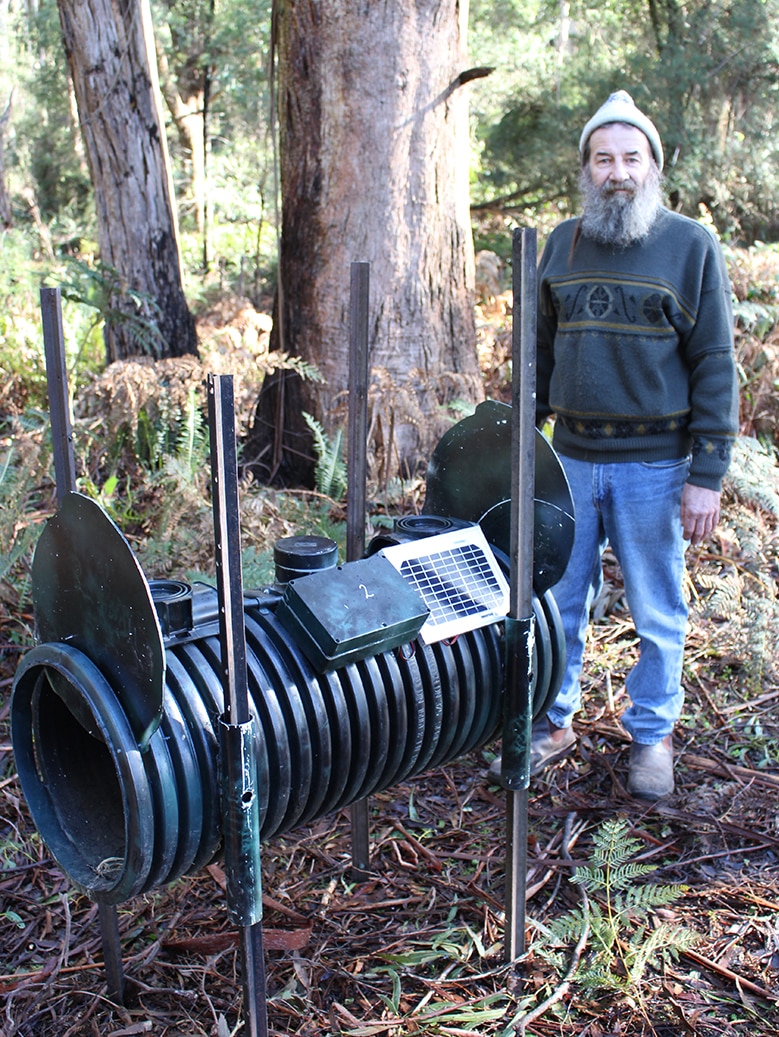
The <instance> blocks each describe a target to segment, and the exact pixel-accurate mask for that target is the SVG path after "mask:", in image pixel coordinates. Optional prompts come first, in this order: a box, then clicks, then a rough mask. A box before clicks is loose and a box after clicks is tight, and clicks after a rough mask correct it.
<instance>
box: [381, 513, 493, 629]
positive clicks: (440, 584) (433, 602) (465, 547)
mask: <svg viewBox="0 0 779 1037" xmlns="http://www.w3.org/2000/svg"><path fill="white" fill-rule="evenodd" d="M379 554H382V555H384V556H385V558H387V560H388V561H389V562H391V563H392V565H393V566H394V567H395V568H396V569H397V570H398V572H399V573H400V575H401V576H402V577H403V579H404V580H406V582H407V583H409V584H411V586H412V587H414V588H415V589H416V591H417V592H418V593H419V594H420V595H421V596H422V598H423V600H424V602H425V605H427V607H428V609H429V610H430V615H429V617H428V618H427V620H426V621H425V623H424V625H423V627H422V629H421V630H420V632H419V636H420V637H421V638H422V640H423V641H424V642H425V644H432V642H434V641H442V640H444V638H447V637H454V636H455V635H456V634H462V633H464V632H465V631H466V630H476V629H477V628H478V627H483V626H487V625H488V624H489V623H494V622H496V621H497V620H498V619H501V618H502V617H503V616H505V615H506V613H507V612H508V610H509V586H508V583H507V582H506V579H505V577H504V575H503V573H502V572H501V570H500V567H499V566H498V563H497V561H496V560H495V556H494V554H493V553H492V550H491V549H490V546H489V544H488V543H487V540H486V537H485V536H484V533H482V531H481V529H480V527H479V526H476V525H474V526H468V527H466V528H465V529H454V530H452V531H451V532H448V533H440V534H438V535H437V536H431V537H422V538H421V539H419V540H413V541H411V542H409V543H405V544H395V545H393V546H391V547H385V548H383V549H382V550H381V551H380V552H379Z"/></svg>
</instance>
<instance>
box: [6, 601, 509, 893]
mask: <svg viewBox="0 0 779 1037" xmlns="http://www.w3.org/2000/svg"><path fill="white" fill-rule="evenodd" d="M276 600H277V599H274V598H273V596H272V595H269V598H268V600H267V601H263V600H261V599H255V600H254V601H253V602H252V603H251V604H249V605H247V607H246V609H245V630H246V640H247V667H248V687H249V695H250V708H251V710H252V712H253V714H254V715H255V716H256V717H257V720H258V723H257V724H256V731H257V735H256V737H257V744H256V745H255V746H254V754H255V759H256V761H257V770H258V774H257V781H256V787H257V788H258V789H259V790H262V791H261V795H260V800H261V801H260V824H261V839H263V840H267V839H269V838H270V837H271V836H273V835H276V834H279V833H281V832H285V831H289V830H291V829H293V828H295V827H296V826H298V825H301V824H305V823H307V822H310V821H312V820H314V819H315V818H317V817H320V816H323V815H324V814H327V813H329V812H331V811H336V810H339V809H341V808H342V807H345V806H347V805H349V804H351V803H352V802H355V801H356V800H358V799H360V798H361V797H364V796H367V795H370V794H372V793H375V792H378V791H381V790H382V789H385V788H388V787H390V786H391V785H393V784H396V783H397V782H400V781H403V780H405V779H408V778H410V777H413V776H415V775H417V774H420V773H421V772H422V771H424V770H426V769H428V768H431V767H435V766H438V765H440V764H443V763H446V762H448V761H450V760H452V759H454V758H456V757H457V756H459V755H461V754H463V753H465V752H468V751H470V750H472V749H474V748H477V747H478V746H481V745H483V744H485V743H486V742H488V741H489V740H491V739H492V738H493V737H494V736H495V734H496V732H497V730H498V726H499V723H500V718H501V697H502V690H503V669H504V667H503V645H502V636H503V634H502V625H501V624H494V625H492V626H488V627H484V628H482V629H480V630H476V631H472V632H469V633H466V634H462V635H460V636H459V637H458V638H457V639H456V641H454V642H453V643H451V644H448V643H443V642H441V643H438V644H434V645H429V646H428V645H424V644H423V643H422V642H420V641H417V642H415V643H414V644H413V651H410V652H406V651H395V650H393V651H388V652H384V653H382V654H380V655H377V656H374V657H372V658H368V659H365V660H362V661H360V662H356V663H350V664H348V665H347V666H344V667H342V668H341V669H338V670H335V671H332V672H329V673H319V672H317V671H315V670H314V669H313V668H312V666H311V664H310V663H309V662H308V660H307V659H306V657H305V656H304V655H303V654H302V652H301V651H300V650H299V649H298V647H297V646H296V644H295V643H294V642H292V641H291V639H290V637H289V634H288V631H287V630H286V629H285V628H284V627H283V626H282V625H281V624H280V622H279V621H278V619H277V618H276V616H275V610H274V606H275V601H276ZM204 629H205V630H206V631H210V632H208V633H207V634H205V635H204V636H196V635H197V631H195V632H194V635H195V636H192V637H190V638H189V639H187V640H186V641H185V642H184V643H181V644H176V643H172V644H168V645H167V647H166V673H165V687H164V696H163V709H162V718H161V721H160V725H159V727H158V729H157V730H156V732H155V733H154V734H153V735H152V736H151V738H150V739H149V742H148V747H147V748H146V750H145V751H143V752H142V751H141V750H140V749H139V748H138V743H137V739H136V737H135V735H134V733H133V730H132V727H131V725H130V722H129V721H128V718H127V715H126V713H125V710H124V708H123V706H122V704H121V701H120V697H119V696H118V695H117V693H116V690H115V689H114V688H113V687H112V686H111V684H110V682H109V681H108V680H107V678H106V677H105V675H104V674H103V673H102V672H101V671H100V669H99V668H98V667H97V666H96V665H95V664H94V663H93V662H92V661H91V660H90V659H89V658H88V657H87V655H85V654H84V653H83V652H81V651H80V650H79V649H78V648H76V647H74V646H72V645H69V644H65V643H51V644H42V645H39V646H37V647H36V648H33V649H31V650H30V651H29V652H28V653H27V655H26V656H25V657H24V659H23V660H22V663H21V664H20V666H19V669H18V671H17V676H16V681H15V689H14V696H13V702H12V725H13V743H14V751H15V755H16V762H17V766H18V770H19V775H20V779H21V783H22V786H23V788H24V791H25V795H26V797H27V800H28V803H29V805H30V809H31V812H32V814H33V818H34V820H35V823H36V825H37V827H38V830H39V831H40V833H41V836H42V837H43V839H44V841H45V842H46V843H47V845H48V846H49V848H50V849H51V852H52V854H53V855H54V857H55V858H56V859H57V861H58V862H59V864H60V865H61V866H62V868H63V869H64V870H65V871H66V873H67V874H68V875H69V877H70V878H71V880H72V881H73V882H74V884H76V885H77V886H78V887H79V888H81V889H83V890H84V891H85V892H86V893H87V894H88V895H89V896H90V897H92V899H94V900H96V901H98V902H99V903H120V902H122V901H124V900H126V899H128V898H130V897H132V896H136V895H138V894H139V893H144V892H147V891H149V890H151V889H153V888H155V887H157V886H159V885H162V884H165V883H167V882H171V881H173V880H174V879H176V878H178V877H179V876H181V875H183V874H185V873H187V872H189V871H192V870H194V869H196V868H199V867H201V866H202V865H204V864H206V863H207V862H209V861H210V860H212V859H214V858H215V857H216V856H218V855H219V854H221V852H222V825H221V816H220V814H221V808H220V802H219V792H218V773H219V766H218V752H219V717H220V716H221V715H222V713H223V712H224V700H223V692H222V686H221V680H220V676H219V675H220V674H221V672H222V660H221V650H220V645H219V638H218V636H216V633H215V632H213V626H212V625H211V626H209V625H206V626H205V628H204ZM405 647H406V648H408V647H409V646H405ZM406 655H409V657H408V658H406V657H405V656H406Z"/></svg>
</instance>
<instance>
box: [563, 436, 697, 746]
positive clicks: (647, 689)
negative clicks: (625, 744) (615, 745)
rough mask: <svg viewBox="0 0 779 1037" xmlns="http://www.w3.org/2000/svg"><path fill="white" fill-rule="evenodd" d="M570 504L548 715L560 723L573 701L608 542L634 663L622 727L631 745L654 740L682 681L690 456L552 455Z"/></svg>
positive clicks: (666, 728) (677, 702)
mask: <svg viewBox="0 0 779 1037" xmlns="http://www.w3.org/2000/svg"><path fill="white" fill-rule="evenodd" d="M560 460H561V462H562V464H563V467H564V468H565V472H566V475H567V476H568V481H569V483H570V486H571V493H572V495H573V500H574V506H575V508H576V534H575V537H574V545H573V551H572V553H571V558H570V561H569V562H568V566H567V568H566V571H565V573H564V575H563V578H562V579H561V580H560V582H559V583H558V584H557V585H556V586H555V587H554V588H553V590H552V593H553V594H554V597H555V599H556V600H557V604H558V605H559V607H560V615H561V617H562V624H563V629H564V631H565V641H566V650H567V663H566V670H565V674H564V677H563V683H562V687H561V689H560V693H559V695H558V696H557V699H556V700H555V702H554V704H553V705H552V708H551V709H550V710H549V719H550V720H551V721H552V723H553V724H555V725H556V726H558V727H568V726H570V724H571V721H572V719H573V715H574V713H575V712H576V711H577V710H578V709H579V708H580V707H581V684H580V681H579V677H580V674H581V668H582V658H583V655H584V643H585V638H586V634H587V626H588V622H589V615H590V607H591V605H592V603H593V600H594V599H595V598H596V597H597V595H598V593H599V592H600V589H601V586H602V584H603V572H602V568H601V556H602V554H603V549H604V548H605V546H606V543H607V541H608V542H610V544H611V547H612V550H613V552H614V554H615V556H616V558H617V560H618V561H619V563H620V566H621V568H622V575H623V578H624V581H625V596H626V598H627V602H628V606H629V608H630V613H631V616H632V618H633V623H634V625H635V628H636V632H637V633H638V636H639V641H640V656H639V660H638V662H637V663H636V665H635V666H634V667H633V669H632V670H631V671H630V673H629V674H628V677H627V680H626V689H627V692H628V695H629V697H630V701H631V704H630V706H629V708H628V709H627V710H626V711H625V713H624V714H623V716H622V724H623V726H624V727H625V729H626V730H627V731H628V733H629V734H630V735H631V737H632V738H633V740H634V741H635V742H639V743H641V744H644V745H654V743H655V742H659V741H661V740H662V739H663V738H664V737H665V736H666V735H667V734H670V732H671V731H672V730H673V726H674V723H675V722H676V721H677V720H678V719H679V715H680V713H681V710H682V703H683V701H684V692H683V690H682V688H681V676H682V662H683V655H684V640H685V634H686V631H687V603H686V601H685V600H684V597H683V593H682V586H683V577H684V568H685V562H684V551H685V547H686V543H685V541H684V539H683V536H682V524H681V495H682V488H683V486H684V484H685V482H686V481H687V475H688V471H689V461H688V459H687V458H684V459H683V460H679V461H655V462H644V463H633V462H628V463H624V464H620V463H612V464H593V463H591V462H589V461H575V460H573V459H572V458H570V457H561V458H560Z"/></svg>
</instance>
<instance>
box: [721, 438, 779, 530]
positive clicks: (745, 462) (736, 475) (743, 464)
mask: <svg viewBox="0 0 779 1037" xmlns="http://www.w3.org/2000/svg"><path fill="white" fill-rule="evenodd" d="M778 476H779V470H778V469H777V451H776V448H775V447H773V446H771V445H770V444H769V443H761V442H760V441H759V440H757V439H752V438H750V437H747V436H739V438H738V439H737V440H736V441H735V443H734V444H733V459H732V461H731V464H730V468H729V469H728V474H727V476H726V477H725V482H726V484H727V485H728V486H729V487H730V489H731V490H732V491H733V492H734V493H735V494H736V496H737V497H739V498H740V499H741V500H742V501H745V502H747V503H754V504H758V505H759V506H760V507H761V508H764V509H765V510H766V511H767V512H769V513H770V514H771V515H773V516H774V517H775V518H779V490H777V485H779V479H778Z"/></svg>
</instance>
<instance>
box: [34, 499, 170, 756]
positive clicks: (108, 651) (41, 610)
mask: <svg viewBox="0 0 779 1037" xmlns="http://www.w3.org/2000/svg"><path fill="white" fill-rule="evenodd" d="M32 597H33V606H34V609H35V623H36V627H37V634H38V639H39V640H40V641H48V642H54V641H59V642H67V643H68V644H70V645H72V646H73V647H75V648H78V649H79V651H81V652H83V653H84V655H86V656H87V657H88V658H89V659H91V660H92V662H93V663H95V665H96V666H97V667H98V668H99V669H100V671H101V672H102V673H103V674H104V675H105V677H106V679H107V680H108V682H109V683H110V685H111V687H112V688H113V690H114V693H115V694H116V696H117V698H118V699H119V701H120V702H121V704H122V707H123V709H124V710H125V712H126V713H127V718H128V720H129V721H130V726H131V728H132V730H133V733H134V735H135V737H136V740H137V742H138V744H139V746H140V747H141V748H145V746H146V745H147V744H148V741H149V739H150V738H151V736H152V734H153V732H154V730H155V729H156V727H157V726H158V724H159V721H160V716H161V714H162V696H163V689H164V685H165V649H164V647H163V642H162V631H161V630H160V624H159V620H158V619H157V611H156V609H155V607H154V602H153V600H152V595H151V590H150V589H149V584H148V582H147V580H146V577H145V576H144V574H143V571H142V569H141V567H140V565H139V563H138V560H137V558H136V557H135V555H134V554H133V551H132V548H131V547H130V545H129V544H128V542H127V541H126V540H125V538H124V536H123V535H122V534H121V533H120V531H119V530H118V528H117V527H116V526H115V525H114V523H113V522H112V521H111V519H110V518H109V517H108V515H106V513H105V512H104V511H103V509H102V508H101V507H100V505H99V504H98V503H97V502H96V501H93V500H91V499H90V498H89V497H85V496H83V495H82V494H80V493H67V494H65V496H64V497H63V499H62V504H61V505H60V509H59V511H58V512H57V514H56V515H54V517H53V518H51V519H50V520H49V521H48V522H47V523H46V526H45V528H44V530H43V532H42V533H41V536H40V539H39V540H38V544H37V547H36V549H35V557H34V559H33V565H32Z"/></svg>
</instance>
